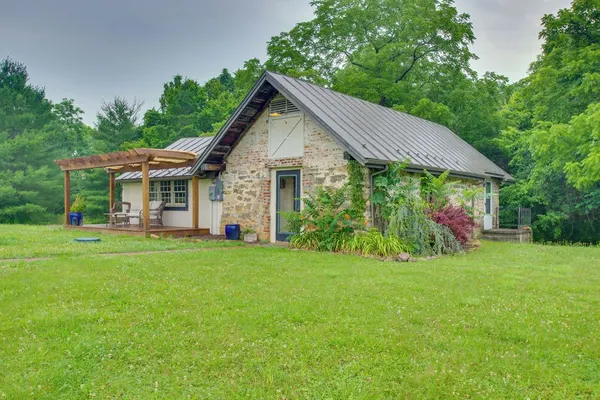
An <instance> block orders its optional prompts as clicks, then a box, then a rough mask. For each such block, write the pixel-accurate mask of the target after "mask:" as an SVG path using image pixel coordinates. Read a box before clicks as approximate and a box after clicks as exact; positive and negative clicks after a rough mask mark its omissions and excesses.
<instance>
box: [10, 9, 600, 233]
mask: <svg viewBox="0 0 600 400" xmlns="http://www.w3.org/2000/svg"><path fill="white" fill-rule="evenodd" d="M312 5H313V7H314V10H315V11H314V16H313V19H312V20H310V21H307V22H302V23H299V24H297V25H296V26H295V27H294V28H292V29H291V30H290V31H288V32H282V33H281V34H279V35H277V36H274V37H273V38H271V40H270V41H269V42H268V43H267V54H268V57H267V60H266V61H265V62H264V63H263V62H261V61H259V60H258V59H251V60H248V61H246V62H245V63H244V65H243V66H242V67H241V68H240V69H238V70H237V71H235V72H234V73H230V72H229V71H228V70H227V69H223V70H222V72H221V73H220V74H219V75H218V76H216V77H214V78H212V79H210V80H208V81H206V82H204V83H199V82H198V81H196V80H193V79H190V78H186V77H183V76H181V75H176V76H174V78H173V79H172V80H171V81H169V82H167V83H165V84H164V88H163V93H162V95H161V96H160V99H159V106H158V107H156V108H152V109H150V110H148V111H146V112H145V113H144V114H143V115H141V113H140V110H141V107H142V104H140V103H139V102H137V101H133V102H130V101H127V100H126V99H124V98H120V97H117V98H115V99H113V100H112V101H110V102H107V103H105V104H103V105H102V107H101V110H99V112H98V113H97V115H96V122H95V123H94V126H87V125H85V124H84V123H83V122H82V118H81V116H82V110H81V109H79V108H78V107H77V106H76V104H75V102H74V101H73V100H69V99H65V100H63V101H61V102H59V103H52V102H50V101H49V100H48V99H47V98H46V96H45V93H44V90H43V88H39V87H35V86H33V85H31V84H30V83H29V79H28V75H27V70H26V67H25V66H24V65H23V64H21V63H19V62H17V61H15V60H12V59H10V58H6V59H4V60H3V61H2V63H1V64H0V175H1V176H2V178H3V179H2V181H1V182H0V222H2V223H47V222H54V221H57V217H56V216H57V215H58V214H60V213H61V212H62V188H61V182H62V181H61V179H62V176H61V173H60V171H59V170H58V168H56V167H55V166H54V165H53V164H52V160H54V159H58V158H65V157H74V156H79V155H87V154H95V153H102V152H108V151H114V150H119V149H128V148H133V147H158V148H160V147H165V146H167V145H168V144H169V143H172V142H173V141H175V140H177V139H179V138H181V137H190V136H201V135H213V134H215V133H216V132H217V131H218V130H219V128H220V127H221V126H222V125H223V123H224V121H226V119H227V118H228V117H229V115H230V114H231V112H232V111H233V110H234V109H235V107H236V106H237V105H238V104H239V102H240V101H241V100H242V99H243V97H244V96H245V95H246V93H247V92H248V90H250V88H251V87H252V85H253V84H254V83H255V81H256V80H257V79H258V78H259V77H260V75H261V74H262V73H263V71H264V70H266V69H267V70H271V71H275V72H280V73H284V74H287V75H291V76H294V77H300V78H303V79H306V80H309V81H312V82H315V83H317V84H320V85H324V86H327V87H330V88H332V89H334V90H337V91H340V92H343V93H347V94H349V95H352V96H356V97H359V98H363V99H365V100H369V101H372V102H375V103H378V104H380V105H382V106H385V107H392V108H394V109H396V110H399V111H403V112H408V113H410V114H413V115H416V116H420V117H423V118H426V119H429V120H432V121H435V122H438V123H440V124H443V125H445V126H448V127H449V128H450V129H452V130H453V131H454V132H456V133H457V134H458V135H460V136H461V137H462V138H463V139H464V140H466V141H467V142H469V143H470V144H472V145H473V146H474V147H476V148H477V149H478V150H479V151H481V152H482V153H484V154H485V155H486V156H488V157H489V158H490V159H492V160H493V161H494V162H496V163H497V164H498V165H500V166H501V167H503V168H505V169H506V170H508V171H509V172H510V173H511V174H512V175H513V176H514V177H515V178H516V179H517V183H516V184H514V185H508V186H505V187H504V188H503V189H502V194H501V203H502V205H505V206H507V207H517V206H523V207H530V208H532V211H533V215H534V226H533V228H534V230H535V234H536V238H538V239H539V240H553V241H584V242H598V238H599V237H600V234H599V233H598V229H600V225H599V224H598V220H599V218H600V144H599V140H600V128H599V127H600V96H599V91H600V84H599V83H600V68H599V67H598V66H599V65H600V47H599V46H600V41H599V40H600V30H599V29H598V26H600V25H599V24H598V22H599V19H600V5H599V4H598V3H597V2H596V1H594V0H574V1H573V3H572V5H571V7H570V8H567V9H563V10H560V11H559V12H558V13H557V14H556V15H546V16H544V18H543V20H542V31H541V32H540V38H541V39H542V41H543V46H542V52H541V54H539V56H538V57H537V59H536V60H535V61H534V62H533V63H532V64H531V68H530V70H529V73H528V76H527V77H526V78H524V79H522V80H521V81H519V82H515V83H511V82H509V80H508V79H507V78H506V77H504V76H501V75H499V74H497V73H494V72H488V73H485V74H483V75H482V76H479V75H478V74H477V73H476V72H475V71H473V70H472V69H471V67H470V65H471V61H473V60H474V59H476V55H475V54H473V52H472V51H471V46H472V44H473V43H474V41H475V35H474V33H473V26H472V23H471V20H470V16H469V15H467V14H464V13H460V12H459V11H458V10H457V9H456V7H455V6H454V4H453V1H452V0H391V1H390V0H314V1H312ZM72 179H73V192H74V193H81V194H82V195H84V196H85V197H86V199H87V205H88V209H87V214H88V215H89V216H91V217H92V218H93V217H94V216H98V215H101V214H102V212H105V211H106V207H107V205H106V204H105V203H106V201H107V200H106V196H107V194H106V192H107V186H108V182H107V179H108V178H107V176H106V174H105V173H104V172H103V171H101V170H95V171H89V172H87V171H84V172H79V173H77V174H74V176H73V178H72Z"/></svg>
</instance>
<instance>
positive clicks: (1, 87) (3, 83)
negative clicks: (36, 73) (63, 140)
mask: <svg viewBox="0 0 600 400" xmlns="http://www.w3.org/2000/svg"><path fill="white" fill-rule="evenodd" d="M50 120H52V106H51V104H50V102H49V101H48V99H46V94H45V92H44V89H42V88H38V87H35V86H32V85H31V84H30V83H29V74H28V73H27V68H26V67H25V65H24V64H21V63H19V62H16V61H14V60H11V59H10V58H5V59H4V60H2V61H0V132H5V133H6V134H7V136H8V138H14V137H16V136H17V135H20V134H22V133H23V132H24V131H26V130H28V129H40V128H41V127H43V126H44V125H45V124H46V123H47V122H49V121H50Z"/></svg>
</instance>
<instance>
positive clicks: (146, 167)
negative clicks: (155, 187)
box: [142, 161, 150, 236]
mask: <svg viewBox="0 0 600 400" xmlns="http://www.w3.org/2000/svg"><path fill="white" fill-rule="evenodd" d="M142 207H143V210H144V212H143V215H142V218H143V225H144V232H145V233H146V236H148V235H149V234H150V163H149V162H148V161H144V162H143V163H142Z"/></svg>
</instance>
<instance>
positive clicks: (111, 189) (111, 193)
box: [108, 172, 115, 211]
mask: <svg viewBox="0 0 600 400" xmlns="http://www.w3.org/2000/svg"><path fill="white" fill-rule="evenodd" d="M108 181H109V183H108V209H109V211H110V209H111V208H112V207H113V205H114V204H115V173H114V172H111V173H109V174H108Z"/></svg>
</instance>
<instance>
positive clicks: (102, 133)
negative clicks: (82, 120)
mask: <svg viewBox="0 0 600 400" xmlns="http://www.w3.org/2000/svg"><path fill="white" fill-rule="evenodd" d="M142 106H143V103H142V102H139V101H137V100H134V101H133V102H131V103H129V102H128V101H127V100H126V99H124V98H122V97H115V98H114V99H113V100H112V101H110V102H105V103H103V104H102V106H101V107H100V112H98V113H97V114H96V119H97V121H96V130H95V131H94V133H93V137H94V139H96V144H95V147H96V148H97V149H98V150H100V151H102V152H111V151H117V150H120V149H122V148H123V146H125V147H129V146H128V145H127V144H128V143H130V142H135V141H137V140H139V139H140V137H141V132H140V129H139V128H138V118H139V112H140V109H141V108H142Z"/></svg>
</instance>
